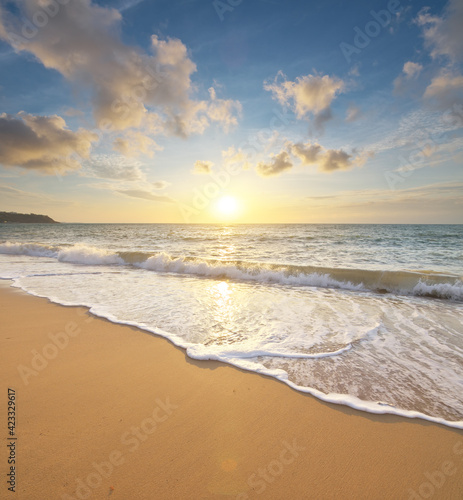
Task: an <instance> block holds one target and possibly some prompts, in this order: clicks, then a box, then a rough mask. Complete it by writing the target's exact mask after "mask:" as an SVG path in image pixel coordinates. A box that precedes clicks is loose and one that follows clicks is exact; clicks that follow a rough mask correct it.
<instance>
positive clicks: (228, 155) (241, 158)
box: [222, 146, 251, 170]
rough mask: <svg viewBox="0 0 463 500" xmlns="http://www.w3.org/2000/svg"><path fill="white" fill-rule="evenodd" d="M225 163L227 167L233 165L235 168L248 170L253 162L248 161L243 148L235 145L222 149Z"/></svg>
mask: <svg viewBox="0 0 463 500" xmlns="http://www.w3.org/2000/svg"><path fill="white" fill-rule="evenodd" d="M222 158H223V163H224V165H225V166H226V167H232V168H233V170H236V169H237V168H241V169H243V170H248V169H249V168H250V166H251V164H250V163H249V161H248V158H247V156H246V154H245V153H244V152H243V150H242V149H241V148H238V149H235V148H234V147H233V146H231V147H229V148H228V149H226V150H224V151H222Z"/></svg>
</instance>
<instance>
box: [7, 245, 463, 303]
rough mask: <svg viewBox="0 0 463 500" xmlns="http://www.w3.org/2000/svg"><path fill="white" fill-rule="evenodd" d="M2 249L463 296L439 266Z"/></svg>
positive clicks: (459, 282) (455, 279)
mask: <svg viewBox="0 0 463 500" xmlns="http://www.w3.org/2000/svg"><path fill="white" fill-rule="evenodd" d="M0 254H10V255H28V256H32V257H47V258H52V259H57V260H58V261H60V262H66V263H73V264H81V265H121V266H133V267H137V268H141V269H145V270H148V271H154V272H163V273H177V274H189V275H194V276H200V277H209V278H221V279H232V280H243V281H254V282H259V283H271V284H280V285H289V286H311V287H321V288H339V289H344V290H352V291H370V292H375V293H394V294H400V295H416V296H425V297H431V298H439V299H450V300H455V301H462V300H463V278H462V277H460V276H456V275H446V274H440V273H435V272H433V271H429V270H426V271H407V270H404V271H388V270H384V271H383V270H369V269H344V268H330V267H317V266H301V265H291V264H271V263H265V262H247V261H240V260H227V261H222V260H214V259H200V258H196V257H189V256H184V255H180V256H171V255H168V254H166V253H155V254H153V253H148V252H114V251H111V250H107V249H103V248H95V247H91V246H87V245H83V244H75V245H71V246H69V245H61V246H51V245H43V244H40V243H14V242H4V243H0Z"/></svg>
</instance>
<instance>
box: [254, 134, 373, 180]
mask: <svg viewBox="0 0 463 500" xmlns="http://www.w3.org/2000/svg"><path fill="white" fill-rule="evenodd" d="M290 154H291V155H292V156H294V157H295V158H297V159H299V160H300V162H301V164H302V165H303V166H310V165H317V166H318V171H319V172H324V173H330V172H334V171H337V170H350V169H352V168H354V167H362V166H363V165H364V164H365V162H366V161H367V160H368V158H371V157H372V156H373V153H371V152H362V153H357V152H356V151H355V150H353V151H352V154H349V153H347V152H346V151H344V150H343V149H326V148H324V147H323V146H321V145H320V144H317V143H313V144H312V143H309V142H308V143H301V142H298V143H295V144H294V143H292V142H290V141H288V142H287V143H286V144H285V150H283V151H281V152H280V153H278V154H277V155H274V156H273V157H272V159H271V161H269V162H260V163H259V164H258V165H257V167H256V170H257V173H258V174H259V175H261V176H262V177H270V176H275V175H280V174H281V173H282V172H284V171H286V170H290V169H291V168H292V167H293V162H292V159H291V156H290Z"/></svg>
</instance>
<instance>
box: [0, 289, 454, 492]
mask: <svg viewBox="0 0 463 500" xmlns="http://www.w3.org/2000/svg"><path fill="white" fill-rule="evenodd" d="M0 283H1V285H0V297H1V299H0V324H2V336H1V339H0V342H1V347H0V349H1V351H0V352H1V353H2V354H1V358H2V360H1V363H0V366H1V368H0V380H1V382H2V387H1V391H2V394H3V396H2V404H1V405H0V407H1V408H2V411H1V421H2V422H3V423H4V424H3V425H4V428H5V429H6V422H7V414H6V408H7V406H6V405H5V402H6V401H7V393H8V388H13V389H14V390H15V397H16V403H17V405H16V419H17V426H16V430H15V431H16V433H17V446H16V450H15V451H16V464H15V465H16V485H15V486H16V493H12V492H9V491H8V490H7V484H5V483H6V482H4V483H3V484H2V486H1V487H2V488H3V491H2V493H1V496H2V498H3V496H4V492H5V493H6V496H5V498H19V499H22V498H24V499H35V498H37V499H42V498H50V499H54V498H68V499H69V498H111V499H112V500H116V499H125V498H131V499H152V498H159V499H170V498H172V499H174V498H175V499H183V498H191V499H196V498H198V499H200V498H201V499H207V498H211V499H215V498H217V499H219V498H232V499H235V498H238V499H240V500H245V499H248V498H249V499H253V498H265V499H284V498H294V499H299V498H357V499H361V498H365V499H367V498H368V499H379V498H397V499H399V498H404V499H411V498H418V499H419V498H459V497H461V496H462V495H463V431H461V430H456V429H452V428H449V427H444V426H442V425H438V424H433V423H431V422H427V421H423V420H417V419H407V418H404V417H398V416H394V415H374V414H370V413H365V412H361V411H357V410H354V409H351V408H349V407H345V406H340V405H334V404H328V403H324V402H322V401H320V400H317V399H316V398H314V397H312V396H310V395H306V394H303V393H300V392H297V391H295V390H292V389H291V388H290V387H288V386H287V385H285V384H284V383H282V382H279V381H277V380H275V379H272V378H270V377H266V376H262V375H258V374H255V373H249V372H245V371H243V370H240V369H237V368H235V367H232V366H229V365H225V364H222V363H219V362H215V361H196V360H192V359H190V358H188V357H187V356H186V354H185V353H184V351H183V350H182V349H179V348H177V347H175V346H174V345H172V344H171V343H170V342H169V341H168V340H166V339H164V338H162V337H158V336H154V335H151V334H149V333H147V332H145V331H142V330H139V329H137V328H134V327H130V326H124V325H119V324H114V323H111V322H110V321H108V320H105V319H101V318H97V317H95V316H92V315H90V314H89V313H88V312H87V309H86V308H84V307H65V306H61V305H56V304H53V303H51V302H49V301H48V300H47V299H43V298H38V297H34V296H31V295H28V294H26V293H24V292H23V291H21V290H19V289H16V288H11V287H10V283H11V282H9V281H2V282H0ZM25 311H27V314H25V313H24V312H25ZM5 436H6V433H5V432H4V433H3V444H4V446H3V448H4V450H6V452H4V453H2V458H1V468H0V470H1V471H2V474H6V473H7V471H8V468H7V467H9V466H8V464H7V460H8V455H7V453H8V448H6V444H7V443H8V440H7V438H6V437H5ZM111 488H112V489H111Z"/></svg>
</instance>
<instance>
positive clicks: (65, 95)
mask: <svg viewBox="0 0 463 500" xmlns="http://www.w3.org/2000/svg"><path fill="white" fill-rule="evenodd" d="M462 26H463V0H450V1H448V2H438V1H410V0H389V1H388V0H365V1H356V2H343V1H340V0H337V1H335V0H327V1H324V2H319V1H317V2H315V1H307V0H306V1H296V0H223V1H220V0H181V1H175V0H115V1H111V2H110V1H103V0H101V1H91V0H0V210H3V211H16V212H25V213H30V212H32V213H41V214H47V215H49V216H51V217H52V218H54V219H55V220H58V221H61V222H123V223H149V222H153V223H162V222H165V223H463V196H462V195H463V175H462V164H463V72H462V70H463V29H462Z"/></svg>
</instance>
